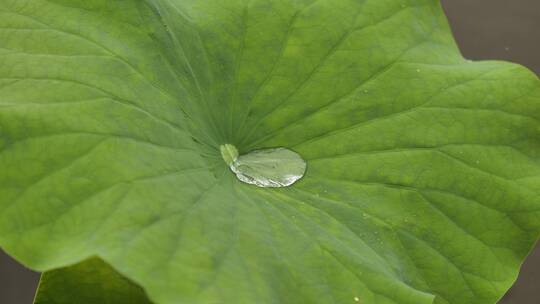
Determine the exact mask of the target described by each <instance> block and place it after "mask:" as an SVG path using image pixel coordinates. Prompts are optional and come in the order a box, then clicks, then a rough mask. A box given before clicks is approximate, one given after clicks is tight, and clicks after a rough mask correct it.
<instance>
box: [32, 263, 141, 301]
mask: <svg viewBox="0 0 540 304" xmlns="http://www.w3.org/2000/svg"><path fill="white" fill-rule="evenodd" d="M73 303H77V304H151V302H150V301H149V300H148V298H147V297H146V295H145V294H144V291H143V290H142V289H141V288H140V287H139V286H137V285H135V284H133V283H132V282H130V281H129V280H127V279H126V278H124V277H122V276H121V275H120V274H118V273H117V272H115V271H114V269H112V268H111V267H110V266H109V265H107V264H106V263H104V262H103V261H101V260H100V259H97V258H92V259H89V260H85V261H83V262H82V263H79V264H77V265H74V266H70V267H65V268H61V269H56V270H52V271H48V272H46V273H45V274H43V275H42V276H41V280H40V283H39V287H38V291H37V294H36V298H35V300H34V304H73Z"/></svg>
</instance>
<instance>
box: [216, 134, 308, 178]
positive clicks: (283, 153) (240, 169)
mask: <svg viewBox="0 0 540 304" xmlns="http://www.w3.org/2000/svg"><path fill="white" fill-rule="evenodd" d="M220 150H221V155H222V156H223V160H225V162H226V163H227V164H228V165H229V168H230V169H231V171H232V172H234V174H236V177H237V178H238V179H239V180H241V181H242V182H244V183H247V184H252V185H256V186H258V187H264V188H268V187H274V188H275V187H287V186H290V185H292V184H294V183H295V182H296V181H298V180H299V179H300V178H302V177H303V176H304V173H305V172H306V166H307V165H306V162H305V161H304V160H303V159H302V157H300V155H298V153H296V152H293V151H291V150H289V149H286V148H273V149H264V150H255V151H251V152H249V153H247V154H244V155H240V156H238V150H237V149H236V148H235V147H234V146H233V145H230V144H226V145H222V146H221V147H220Z"/></svg>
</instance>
